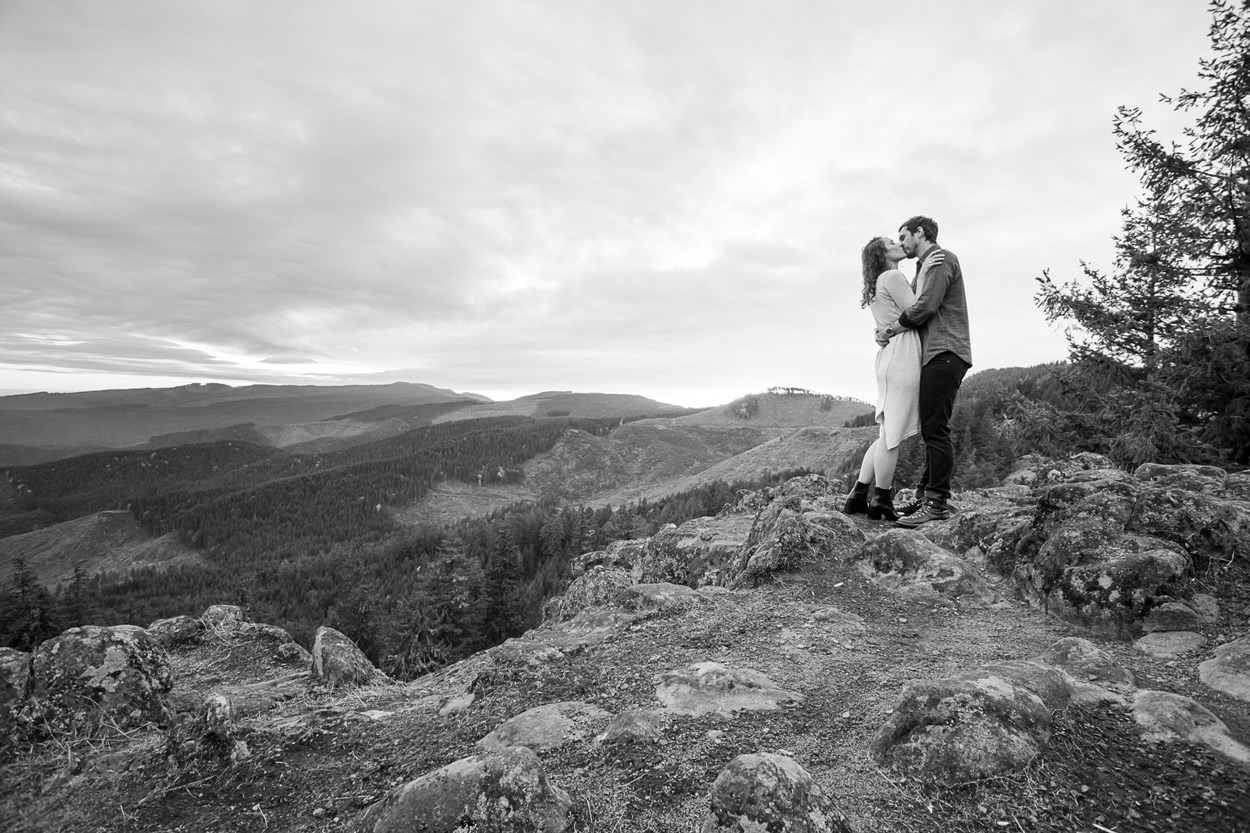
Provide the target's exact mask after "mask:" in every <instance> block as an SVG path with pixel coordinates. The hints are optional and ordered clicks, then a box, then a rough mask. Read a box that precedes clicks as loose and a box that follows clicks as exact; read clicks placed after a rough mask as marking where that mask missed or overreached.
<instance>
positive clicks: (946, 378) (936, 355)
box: [876, 216, 972, 529]
mask: <svg viewBox="0 0 1250 833" xmlns="http://www.w3.org/2000/svg"><path fill="white" fill-rule="evenodd" d="M898 233H899V242H900V243H901V244H902V246H903V251H904V252H905V253H906V254H907V256H908V257H915V258H917V261H916V273H917V274H919V273H920V271H921V268H922V267H923V266H924V263H925V260H927V259H928V258H929V257H931V256H932V255H933V254H935V253H936V252H938V251H943V252H945V254H946V258H945V260H944V261H943V262H942V263H939V264H936V265H934V266H933V267H932V268H931V269H930V270H929V272H928V274H927V275H926V276H925V280H924V286H922V287H920V294H919V295H918V296H917V297H916V303H914V304H913V305H912V306H911V307H909V308H908V309H907V310H905V311H904V312H903V314H902V315H900V316H899V317H898V320H897V321H895V322H894V323H892V324H887V325H886V326H884V327H879V328H878V329H877V331H876V333H877V343H878V344H881V345H885V344H887V343H889V340H890V339H891V338H892V337H894V336H896V335H898V334H899V333H901V332H902V331H904V330H919V331H920V344H921V352H920V437H921V439H923V440H924V450H925V464H924V473H923V474H922V475H920V484H919V486H918V487H917V489H916V500H915V501H913V502H912V503H910V504H906V505H904V506H901V507H899V509H898V513H899V515H900V516H903V517H900V518H899V520H898V523H897V524H896V526H901V527H905V528H908V529H915V528H916V527H918V526H921V525H923V524H926V523H929V522H930V521H943V520H946V519H947V518H949V517H950V516H951V510H950V505H949V501H950V495H951V476H952V475H953V474H954V471H955V445H954V443H953V442H951V427H950V420H951V412H952V411H953V410H954V409H955V396H956V394H958V393H959V386H960V385H961V384H962V383H963V380H964V375H965V374H967V372H968V369H969V368H971V367H972V340H971V338H970V336H969V334H968V305H967V302H966V300H965V298H964V275H963V271H962V270H961V269H960V268H959V258H958V257H956V256H955V253H954V252H952V251H950V250H949V249H939V247H938V245H937V237H938V226H937V223H935V222H933V220H931V219H930V218H928V217H920V216H917V217H912V218H911V219H910V220H908V221H907V222H905V223H903V225H902V226H901V227H900V228H899V230H898Z"/></svg>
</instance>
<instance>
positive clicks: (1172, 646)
mask: <svg viewBox="0 0 1250 833" xmlns="http://www.w3.org/2000/svg"><path fill="white" fill-rule="evenodd" d="M1205 644H1207V638H1206V637H1205V636H1203V635H1202V634H1200V633H1194V632H1193V631H1164V632H1161V633H1151V634H1146V635H1145V636H1143V637H1142V638H1141V639H1139V640H1137V641H1136V642H1134V643H1133V647H1135V648H1137V650H1139V651H1141V652H1142V653H1144V654H1149V655H1150V656H1152V657H1154V658H1156V659H1173V658H1175V657H1179V656H1181V655H1182V654H1188V653H1189V652H1191V651H1196V650H1198V649H1199V648H1201V647H1202V646H1203V645H1205Z"/></svg>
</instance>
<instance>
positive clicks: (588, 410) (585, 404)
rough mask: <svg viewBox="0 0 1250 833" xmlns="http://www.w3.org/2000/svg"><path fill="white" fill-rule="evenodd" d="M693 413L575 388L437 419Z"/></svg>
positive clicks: (650, 401) (476, 407) (643, 399)
mask: <svg viewBox="0 0 1250 833" xmlns="http://www.w3.org/2000/svg"><path fill="white" fill-rule="evenodd" d="M689 413H694V411H692V409H690V408H682V407H681V406H679V405H669V404H667V403H664V402H657V401H655V400H654V399H648V398H647V397H645V396H634V395H632V394H625V393H573V392H572V391H544V392H543V393H534V394H530V395H529V396H522V397H520V398H519V399H513V400H511V401H508V402H489V403H484V404H480V405H472V406H470V407H467V408H462V409H458V410H456V411H452V412H450V413H447V414H444V415H443V416H440V417H438V418H437V419H435V420H434V421H435V422H436V423H438V422H451V421H453V420H458V419H484V418H487V417H497V416H531V417H544V416H546V417H572V418H575V419H597V418H599V417H620V418H622V419H629V418H637V417H648V416H658V415H661V414H663V415H668V416H680V415H683V414H689Z"/></svg>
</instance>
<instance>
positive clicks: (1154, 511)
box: [1128, 481, 1250, 571]
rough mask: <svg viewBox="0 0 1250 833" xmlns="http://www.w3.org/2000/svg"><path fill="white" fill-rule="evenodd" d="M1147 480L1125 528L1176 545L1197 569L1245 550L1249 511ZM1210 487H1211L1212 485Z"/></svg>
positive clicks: (1240, 504) (1203, 494)
mask: <svg viewBox="0 0 1250 833" xmlns="http://www.w3.org/2000/svg"><path fill="white" fill-rule="evenodd" d="M1159 482H1160V481H1155V482H1152V483H1150V484H1149V485H1148V486H1147V487H1145V488H1143V489H1142V490H1141V496H1140V499H1139V500H1138V502H1137V507H1136V510H1135V511H1134V513H1133V516H1132V518H1131V519H1130V521H1129V523H1128V529H1129V530H1130V531H1132V532H1138V533H1140V534H1142V535H1153V536H1155V537H1156V538H1162V539H1164V540H1165V541H1172V542H1175V543H1176V544H1179V545H1180V546H1181V547H1183V548H1184V549H1185V551H1186V552H1187V553H1188V554H1189V555H1190V557H1191V558H1193V559H1194V562H1195V566H1196V567H1197V569H1198V570H1199V571H1202V570H1205V569H1206V567H1207V565H1208V564H1210V563H1211V561H1212V560H1217V559H1218V560H1221V561H1231V560H1232V559H1233V558H1235V557H1236V556H1237V555H1245V554H1246V553H1247V549H1246V547H1247V545H1246V544H1245V540H1246V538H1247V536H1248V535H1250V512H1247V510H1246V507H1245V504H1244V503H1243V502H1241V501H1229V500H1224V499H1221V498H1218V497H1213V496H1212V495H1211V494H1209V493H1206V492H1199V491H1190V490H1188V489H1185V488H1177V487H1168V486H1159V485H1157V484H1158V483H1159ZM1211 488H1215V487H1214V486H1212V487H1211Z"/></svg>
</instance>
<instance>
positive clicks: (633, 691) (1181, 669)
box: [0, 521, 1250, 833]
mask: <svg viewBox="0 0 1250 833" xmlns="http://www.w3.org/2000/svg"><path fill="white" fill-rule="evenodd" d="M862 523H864V524H868V523H869V522H867V521H862ZM875 528H879V529H881V530H884V525H875ZM844 555H845V553H839V554H838V556H839V557H838V558H835V559H833V560H830V561H826V562H820V563H812V564H807V565H805V566H804V567H803V569H802V570H800V571H799V572H797V573H792V574H786V575H779V576H777V577H776V578H775V580H774V581H772V582H770V583H768V584H766V585H764V586H762V587H759V588H756V589H753V590H745V591H736V592H729V591H723V590H722V591H710V592H707V591H705V595H707V596H708V597H709V598H710V599H711V601H710V602H709V603H708V604H706V605H703V606H697V607H695V608H692V609H690V610H688V611H686V612H682V613H675V614H667V615H663V616H658V617H655V618H651V619H648V620H644V621H640V622H637V623H635V624H633V625H631V626H629V627H628V628H626V629H624V630H621V631H619V632H617V633H616V634H615V635H614V636H613V637H612V638H610V639H608V640H607V641H604V642H601V643H599V644H595V645H592V646H589V647H586V648H584V649H582V650H580V651H576V650H575V651H568V652H566V653H565V654H564V655H563V656H562V657H557V658H555V659H548V660H546V661H541V662H528V661H527V660H526V659H525V658H524V657H523V656H516V655H510V654H508V653H507V652H503V651H496V652H492V653H491V654H489V655H488V654H479V655H475V656H474V657H471V658H470V659H468V660H466V661H465V662H463V663H460V664H458V665H457V666H452V667H450V668H448V669H444V670H443V671H441V672H438V673H437V674H434V675H430V676H429V677H426V678H422V679H420V680H417V681H414V682H413V683H411V684H407V685H401V684H392V685H377V686H372V687H369V688H365V689H360V690H356V691H352V692H332V691H326V690H322V689H319V688H317V687H315V686H312V685H311V684H309V682H308V681H307V680H306V679H305V681H304V682H303V684H302V688H301V689H300V690H299V692H298V693H290V696H284V697H274V698H273V701H272V703H271V704H269V705H268V706H266V707H265V708H258V709H257V710H256V711H253V712H250V713H247V714H245V715H244V716H243V717H242V720H241V725H242V729H241V734H240V738H241V739H242V740H243V741H244V742H245V743H246V744H247V748H248V750H249V753H250V754H249V756H248V757H246V758H245V759H241V760H234V761H232V760H230V759H229V758H228V757H223V758H218V759H211V758H200V759H195V760H183V759H180V758H178V756H177V755H174V754H172V753H171V744H170V743H169V742H168V741H166V740H165V735H164V733H161V732H156V731H152V732H147V733H135V734H132V735H130V736H115V737H112V738H109V739H103V740H101V739H96V740H91V741H87V740H86V739H77V740H75V739H60V740H57V741H48V742H44V743H42V744H40V745H38V746H35V747H32V748H28V749H26V750H24V752H25V754H24V755H23V756H22V757H21V758H20V759H19V761H18V762H12V761H10V763H8V764H7V765H6V766H5V767H4V769H3V771H0V783H2V784H3V786H2V787H0V818H3V819H4V820H5V824H4V828H5V829H6V830H11V831H14V833H27V831H44V830H65V831H69V830H84V831H85V830H98V831H188V833H190V832H191V831H205V833H207V831H259V830H269V831H339V830H345V829H351V825H352V820H353V819H354V818H355V816H356V814H357V813H359V812H360V811H361V810H362V809H363V808H365V807H367V806H368V805H370V804H371V803H372V802H374V801H376V800H378V799H379V798H381V797H382V796H383V795H384V794H385V793H386V792H387V791H388V790H389V789H391V788H393V787H395V786H398V785H401V784H404V783H407V782H408V781H411V780H413V779H415V778H417V777H419V776H421V775H423V774H425V773H427V772H430V771H432V770H434V769H436V768H438V767H440V766H443V765H445V764H448V763H451V762H452V761H455V760H458V759H460V758H463V757H466V756H469V755H472V754H474V753H476V752H477V747H476V746H475V742H476V741H477V740H478V739H480V738H482V737H483V736H485V735H486V734H487V733H489V732H490V731H491V730H492V729H494V728H495V727H496V726H497V725H499V724H500V723H501V722H503V721H504V720H506V719H508V718H510V717H513V716H515V715H517V714H519V713H521V712H522V711H525V710H526V709H529V708H532V707H534V706H537V705H541V704H545V703H555V702H560V701H565V700H582V701H586V702H589V703H592V704H594V705H597V706H599V707H601V708H604V709H606V710H608V711H610V712H613V713H619V712H622V711H625V710H628V709H648V710H651V709H657V708H659V707H660V703H659V701H658V699H657V696H656V684H657V681H658V677H659V675H660V674H662V673H663V672H666V671H669V670H675V669H680V668H684V667H686V666H688V665H690V664H692V663H696V662H704V661H709V660H710V661H716V662H720V663H724V664H726V665H729V666H735V667H740V668H751V669H755V670H757V671H760V672H763V673H764V674H766V675H768V676H769V677H770V678H771V679H772V680H773V681H774V682H775V683H777V684H778V685H779V686H780V687H782V688H785V689H790V690H793V691H797V692H799V693H800V694H802V695H803V699H802V700H801V701H799V702H797V703H794V704H792V705H789V706H786V707H784V708H782V709H779V710H777V711H771V712H747V713H738V714H736V715H735V716H733V717H720V716H715V715H713V716H703V717H685V716H678V715H673V716H671V717H670V718H669V720H668V723H667V727H666V730H665V732H664V735H663V738H662V740H661V742H660V743H659V744H657V745H647V744H638V745H633V746H624V747H620V746H617V747H611V746H609V747H601V746H596V745H594V744H592V743H590V742H576V743H571V744H568V745H566V746H564V747H561V748H558V749H554V750H551V751H547V752H543V753H540V757H541V759H542V761H543V763H544V766H545V767H546V770H547V773H548V776H549V777H550V779H551V780H552V781H553V782H554V783H555V784H556V785H558V786H559V787H561V788H562V789H565V790H567V791H568V792H569V793H570V795H571V796H572V797H573V799H574V802H575V805H574V818H573V823H572V825H571V826H570V830H572V831H586V832H587V833H589V832H590V831H595V833H668V831H690V830H697V829H698V827H699V825H700V824H701V822H702V819H703V817H704V815H705V813H706V812H707V807H708V805H707V795H708V791H709V788H710V786H711V784H712V782H713V780H715V778H716V776H717V775H718V774H719V773H720V771H721V770H722V769H723V768H724V767H725V765H726V764H728V763H729V762H730V761H731V760H732V759H733V758H734V757H735V756H737V755H739V754H742V753H752V752H777V753H783V754H787V755H790V756H792V757H793V758H794V759H795V760H797V761H798V762H799V763H800V764H801V765H802V766H803V767H804V768H806V769H807V770H808V771H809V772H811V773H812V775H813V776H814V777H815V778H816V780H817V781H818V783H819V784H820V785H821V786H822V788H823V789H824V790H826V791H827V792H828V793H829V794H830V795H832V796H834V797H835V799H836V801H837V803H838V804H839V806H840V808H841V809H842V810H843V812H845V813H846V815H847V816H848V817H849V818H850V820H851V823H852V825H853V827H854V829H855V830H856V831H859V833H886V831H889V832H890V833H896V831H933V833H951V831H1003V830H1007V831H1084V832H1085V833H1095V831H1101V833H1106V832H1107V831H1114V833H1136V831H1168V833H1182V832H1183V833H1192V832H1193V831H1203V833H1224V832H1225V831H1228V832H1229V833H1236V831H1248V830H1250V772H1248V771H1247V770H1246V769H1245V768H1243V767H1239V766H1236V765H1233V764H1229V763H1227V762H1225V761H1224V760H1222V759H1220V758H1218V757H1216V756H1214V755H1212V754H1211V753H1210V752H1208V751H1207V750H1205V748H1198V747H1193V746H1189V745H1184V744H1162V745H1151V744H1148V743H1144V742H1143V741H1142V740H1141V738H1140V732H1139V731H1138V729H1137V726H1136V724H1135V723H1134V721H1133V719H1132V717H1131V715H1130V714H1129V713H1128V712H1127V711H1126V710H1125V709H1124V708H1123V707H1120V706H1114V705H1108V706H1101V707H1097V708H1093V707H1080V708H1077V707H1070V708H1069V709H1068V710H1066V711H1063V712H1060V713H1059V714H1057V715H1056V717H1055V726H1054V734H1053V737H1052V740H1051V743H1050V747H1049V749H1048V751H1047V752H1046V753H1045V754H1044V755H1043V756H1041V757H1040V758H1039V759H1037V760H1036V761H1034V762H1033V764H1031V765H1030V766H1029V767H1027V768H1026V769H1025V770H1024V771H1022V772H1019V773H1016V774H1014V775H1012V776H1009V777H1004V778H1000V779H991V780H986V781H979V782H975V783H968V784H927V783H921V782H917V781H912V780H908V779H905V778H902V777H901V776H899V775H897V774H895V773H893V772H890V771H886V770H883V769H881V768H880V767H878V766H877V765H876V763H875V762H874V761H873V760H872V759H871V758H870V756H869V755H868V752H867V749H868V745H869V742H870V740H871V738H872V737H873V735H874V734H875V732H876V731H877V728H878V727H879V726H880V725H881V724H882V723H883V722H884V721H885V719H886V716H887V714H888V713H889V710H890V709H891V708H892V707H893V705H894V703H895V702H896V700H897V698H898V695H899V693H900V691H901V689H902V686H903V685H904V684H905V683H906V682H907V681H908V680H911V679H929V678H936V677H942V676H946V675H949V674H953V673H955V672H958V671H962V670H966V669H970V668H972V667H975V666H977V665H979V664H982V663H986V662H991V661H996V660H1003V659H1017V658H1030V657H1034V656H1036V655H1038V654H1039V653H1041V652H1042V651H1043V650H1044V649H1045V648H1046V647H1047V646H1049V645H1050V644H1051V643H1052V642H1053V641H1054V640H1056V639H1058V638H1060V637H1062V636H1067V635H1081V634H1077V633H1075V632H1074V631H1071V630H1070V629H1069V628H1067V627H1066V626H1064V625H1063V624H1061V623H1059V622H1057V621H1056V620H1053V619H1048V618H1045V617H1044V616H1042V615H1041V614H1040V613H1038V612H1037V611H1035V610H1030V609H1028V608H1026V607H1024V606H1023V605H1022V604H1020V603H1017V602H1014V601H1005V602H1002V603H999V604H997V605H993V606H971V605H967V606H965V605H962V604H955V603H951V602H949V601H945V600H939V599H935V598H925V599H919V598H903V597H899V596H896V595H891V594H889V593H886V592H884V591H883V590H881V589H880V588H878V587H877V586H876V585H873V584H871V583H869V582H868V581H867V580H865V579H864V578H863V577H862V576H861V575H860V573H859V572H858V571H857V570H856V569H855V568H854V567H851V566H848V565H846V564H845V563H843V562H842V559H841V556H844ZM1248 577H1250V571H1248V570H1247V569H1246V568H1245V567H1244V566H1243V565H1240V564H1237V565H1233V566H1232V567H1231V568H1230V569H1227V570H1223V571H1221V572H1219V573H1217V574H1213V575H1212V576H1209V577H1208V580H1207V581H1206V589H1208V590H1209V591H1211V592H1214V593H1215V595H1216V596H1217V597H1218V598H1219V601H1220V603H1221V606H1222V609H1223V610H1224V611H1225V616H1224V624H1222V625H1220V626H1217V627H1214V628H1212V629H1210V631H1209V632H1207V634H1206V635H1207V636H1208V637H1209V638H1210V639H1211V644H1210V645H1209V646H1208V648H1213V647H1214V645H1215V644H1216V643H1217V641H1218V640H1220V639H1226V638H1228V637H1230V636H1233V635H1241V634H1242V633H1244V632H1245V629H1246V616H1245V614H1244V613H1243V611H1244V609H1245V602H1247V601H1250V600H1247V599H1246V595H1245V594H1246V587H1247V584H1246V579H1247V578H1248ZM1239 605H1240V606H1239ZM831 609H835V610H831ZM857 617H858V619H857ZM861 620H862V621H861ZM542 634H543V632H542V631H541V630H539V631H536V632H533V633H531V635H530V636H531V637H533V638H535V639H539V640H541V638H542ZM1099 644H1100V645H1101V646H1102V647H1104V648H1106V649H1108V650H1111V651H1113V653H1115V655H1116V656H1117V658H1118V659H1119V660H1120V662H1121V663H1123V664H1124V665H1126V666H1127V667H1128V668H1130V669H1131V670H1132V671H1133V672H1134V673H1135V674H1136V675H1137V677H1138V682H1139V686H1140V687H1154V688H1160V689H1163V690H1167V691H1174V692H1177V693H1180V694H1185V695H1188V696H1192V697H1194V698H1195V699H1198V700H1200V701H1201V702H1202V703H1204V704H1205V705H1207V706H1208V707H1209V708H1211V709H1212V710H1214V711H1215V712H1216V713H1217V714H1218V715H1219V716H1220V717H1221V718H1222V719H1224V721H1225V722H1226V723H1227V724H1228V725H1229V727H1230V728H1231V729H1232V731H1233V732H1234V734H1236V735H1237V736H1238V737H1239V738H1240V739H1241V740H1243V741H1250V704H1247V703H1243V702H1240V701H1234V700H1231V699H1230V698H1227V697H1223V696H1222V695H1219V694H1218V693H1216V692H1213V691H1212V690H1210V689H1207V688H1206V687H1205V686H1202V685H1201V683H1200V682H1198V680H1197V676H1196V668H1197V664H1198V663H1199V662H1200V661H1202V660H1204V659H1206V658H1207V657H1208V656H1209V655H1210V650H1206V651H1203V652H1198V653H1196V654H1195V655H1193V656H1187V657H1183V658H1182V659H1181V660H1178V661H1175V662H1173V663H1172V664H1169V663H1167V662H1162V661H1158V660H1152V659H1150V658H1148V657H1146V656H1145V655H1143V654H1141V653H1139V652H1137V651H1135V650H1134V649H1133V648H1132V646H1131V645H1119V644H1107V643H1099ZM509 657H512V658H509ZM174 662H175V667H176V669H177V673H178V674H180V675H181V679H183V680H184V681H185V682H180V683H179V686H180V691H181V692H183V693H185V692H190V691H195V692H200V693H201V694H206V693H208V692H209V691H212V690H218V689H223V688H233V689H237V688H238V687H240V686H246V685H250V684H254V683H256V682H257V681H258V680H271V681H277V682H282V680H283V679H285V678H284V676H283V675H284V673H285V669H283V668H280V667H266V666H265V665H264V662H263V659H262V658H259V657H257V656H253V655H250V654H247V653H246V652H244V651H239V650H236V649H231V648H230V647H229V646H228V645H207V646H205V645H201V646H200V647H199V648H197V649H195V650H194V651H188V652H179V653H178V654H176V655H175V659H174ZM465 691H471V692H473V693H474V694H475V696H476V699H475V700H474V702H473V703H472V704H471V705H469V706H468V707H467V708H465V709H463V710H461V711H453V712H450V713H448V714H445V715H444V714H440V709H441V708H442V707H443V706H444V705H445V704H446V703H447V702H448V701H449V700H450V699H451V698H452V697H454V696H456V695H458V694H461V693H463V692H465ZM175 734H176V733H175Z"/></svg>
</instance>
